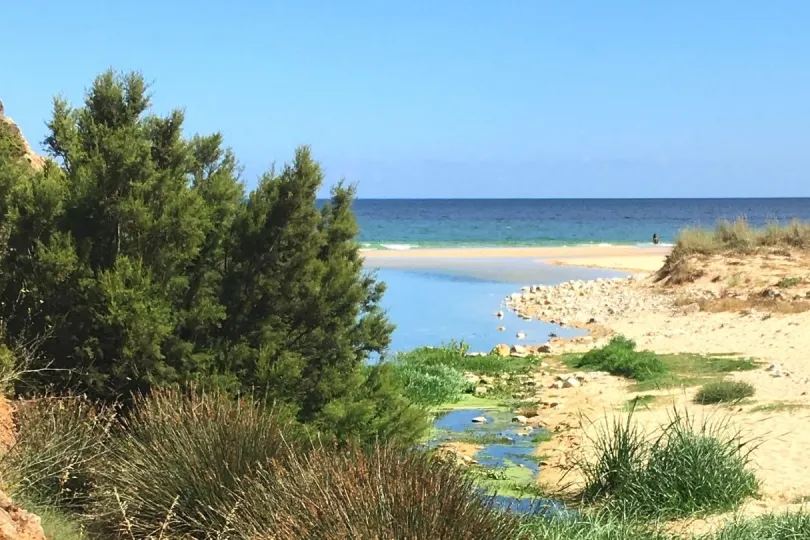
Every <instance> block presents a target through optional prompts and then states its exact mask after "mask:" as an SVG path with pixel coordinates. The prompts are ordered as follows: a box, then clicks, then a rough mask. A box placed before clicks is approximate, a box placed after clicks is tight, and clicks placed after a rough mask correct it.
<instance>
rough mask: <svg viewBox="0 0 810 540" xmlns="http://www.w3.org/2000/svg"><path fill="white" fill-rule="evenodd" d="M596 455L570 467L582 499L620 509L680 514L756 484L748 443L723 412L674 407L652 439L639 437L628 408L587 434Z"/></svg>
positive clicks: (708, 507)
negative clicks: (716, 416) (707, 416)
mask: <svg viewBox="0 0 810 540" xmlns="http://www.w3.org/2000/svg"><path fill="white" fill-rule="evenodd" d="M592 442H593V443H594V449H595V458H594V459H591V460H582V461H581V462H578V463H576V467H577V468H578V469H579V470H580V471H581V472H582V474H583V478H584V481H585V484H584V488H583V490H582V498H583V501H584V502H586V503H596V502H601V503H604V506H605V508H608V509H610V510H611V511H612V512H615V513H617V514H619V515H630V516H637V517H643V518H672V517H683V516H686V515H690V514H694V513H698V514H700V513H710V512H718V511H727V510H732V509H734V508H736V507H737V506H739V505H740V504H741V503H742V502H743V501H744V500H745V499H746V498H747V497H750V496H753V495H754V494H756V492H757V488H758V483H757V480H756V478H755V476H754V474H753V473H752V472H751V471H750V469H749V464H750V459H749V458H750V452H751V450H752V449H753V445H752V444H751V442H750V441H745V440H743V439H742V437H741V436H740V434H739V432H735V431H733V430H731V427H730V425H729V423H728V421H727V420H720V421H717V422H712V421H710V420H705V421H703V422H701V423H697V422H695V420H694V419H693V418H691V417H689V416H688V415H686V414H681V413H680V412H678V411H677V410H675V411H674V412H673V415H672V417H671V420H670V422H669V424H668V425H667V426H666V427H664V428H663V429H662V431H661V433H660V434H659V435H658V436H657V437H656V438H654V439H648V438H646V437H644V436H643V435H642V434H641V432H640V431H639V430H638V428H637V427H636V426H635V424H634V423H633V421H632V413H630V414H629V415H628V416H627V417H625V418H618V419H615V420H613V422H612V423H610V422H609V423H606V426H605V428H603V429H601V430H598V431H597V433H596V435H595V436H594V438H593V441H592Z"/></svg>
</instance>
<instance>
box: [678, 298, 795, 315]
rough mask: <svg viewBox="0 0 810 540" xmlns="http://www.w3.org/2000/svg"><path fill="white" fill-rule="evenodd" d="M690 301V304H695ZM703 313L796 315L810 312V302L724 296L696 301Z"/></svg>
mask: <svg viewBox="0 0 810 540" xmlns="http://www.w3.org/2000/svg"><path fill="white" fill-rule="evenodd" d="M694 302H695V300H690V301H689V302H688V303H690V304H691V303H694ZM696 302H697V304H698V305H699V306H700V310H701V311H706V312H709V313H724V312H732V313H733V312H740V311H746V310H757V311H766V312H768V313H782V314H794V313H804V312H806V311H810V302H807V301H804V300H799V301H794V302H791V301H788V300H776V299H771V298H762V297H748V298H739V297H735V296H724V297H720V298H702V299H700V300H697V301H696Z"/></svg>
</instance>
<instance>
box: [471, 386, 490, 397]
mask: <svg viewBox="0 0 810 540" xmlns="http://www.w3.org/2000/svg"><path fill="white" fill-rule="evenodd" d="M487 392H489V388H487V387H486V386H476V387H475V390H473V393H474V394H475V395H477V396H480V395H483V394H486V393H487Z"/></svg>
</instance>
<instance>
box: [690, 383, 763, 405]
mask: <svg viewBox="0 0 810 540" xmlns="http://www.w3.org/2000/svg"><path fill="white" fill-rule="evenodd" d="M754 391H755V390H754V387H753V386H751V385H750V384H748V383H746V382H738V381H717V382H712V383H708V384H704V385H703V386H701V387H700V389H699V390H698V392H697V395H695V403H699V404H701V405H710V404H713V403H733V402H735V401H740V400H743V399H745V398H749V397H751V396H753V395H754Z"/></svg>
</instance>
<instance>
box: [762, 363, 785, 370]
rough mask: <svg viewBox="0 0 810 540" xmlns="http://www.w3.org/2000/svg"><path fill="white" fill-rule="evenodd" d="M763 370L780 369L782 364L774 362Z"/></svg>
mask: <svg viewBox="0 0 810 540" xmlns="http://www.w3.org/2000/svg"><path fill="white" fill-rule="evenodd" d="M765 371H782V366H781V365H780V364H775V363H774V364H771V365H769V366H768V367H766V368H765Z"/></svg>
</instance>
